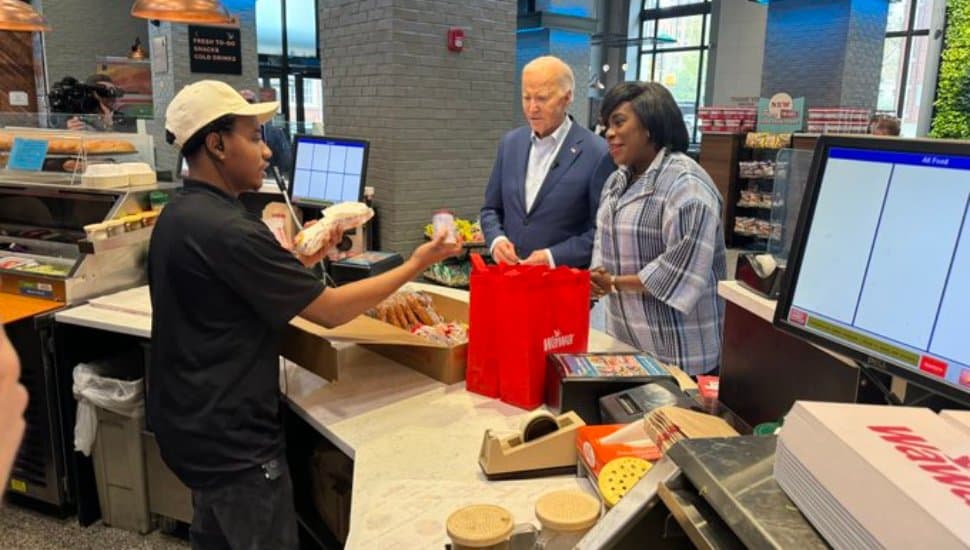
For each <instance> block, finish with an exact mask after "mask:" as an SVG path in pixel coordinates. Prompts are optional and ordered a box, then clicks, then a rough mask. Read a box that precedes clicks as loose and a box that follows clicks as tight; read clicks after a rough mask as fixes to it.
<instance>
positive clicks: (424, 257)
mask: <svg viewBox="0 0 970 550" xmlns="http://www.w3.org/2000/svg"><path fill="white" fill-rule="evenodd" d="M447 238H448V233H447V232H445V231H442V232H440V233H438V234H437V235H435V236H434V238H433V239H431V241H430V242H427V243H424V244H423V245H421V246H419V247H417V248H416V249H415V250H414V253H413V254H411V259H412V260H414V261H416V262H418V263H419V264H420V265H421V268H422V270H424V268H427V267H429V266H431V264H436V263H438V262H440V261H442V260H444V259H447V258H451V257H452V256H457V255H458V254H459V253H460V252H461V239H460V238H459V239H458V241H457V242H454V243H446V242H445V239H447Z"/></svg>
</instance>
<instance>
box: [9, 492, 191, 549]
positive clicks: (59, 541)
mask: <svg viewBox="0 0 970 550" xmlns="http://www.w3.org/2000/svg"><path fill="white" fill-rule="evenodd" d="M186 548H189V543H188V541H184V540H181V539H178V538H175V537H171V536H168V535H163V534H161V533H159V532H158V531H153V532H151V533H149V534H148V535H139V534H138V533H131V532H128V531H123V530H121V529H115V528H113V527H108V526H106V525H104V524H102V523H101V522H98V523H96V524H94V525H91V526H90V527H81V526H80V525H78V523H77V518H76V517H70V518H67V519H57V518H54V517H51V516H47V515H44V514H40V513H37V512H34V511H32V510H28V509H26V508H21V507H19V506H15V505H13V504H10V503H6V502H3V503H0V550H106V549H111V550H115V549H117V550H184V549H186Z"/></svg>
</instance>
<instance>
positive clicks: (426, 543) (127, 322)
mask: <svg viewBox="0 0 970 550" xmlns="http://www.w3.org/2000/svg"><path fill="white" fill-rule="evenodd" d="M409 287H410V288H412V289H416V290H420V289H433V291H434V292H437V293H440V294H444V295H447V296H450V297H454V298H456V299H462V300H467V297H468V293H467V291H461V290H453V289H447V288H443V287H437V286H434V287H430V286H429V285H423V284H419V283H411V284H410V285H409ZM139 292H141V293H142V294H144V293H146V292H147V287H143V288H142V289H134V290H131V291H128V292H126V293H124V296H125V298H124V302H125V303H122V302H119V301H117V299H113V298H111V297H105V298H103V299H99V300H95V303H93V304H86V305H82V306H79V307H74V308H69V309H65V310H62V311H59V312H57V313H56V314H55V319H56V324H55V335H56V338H55V342H56V344H57V368H58V370H61V371H62V374H63V373H67V372H68V371H69V370H70V368H72V366H73V365H74V364H76V363H77V362H80V361H86V360H90V359H92V358H93V355H94V354H95V353H96V351H95V350H97V349H101V350H102V351H104V350H107V349H111V350H114V351H120V350H125V349H137V348H138V346H141V345H143V344H146V343H147V340H148V339H149V338H150V335H151V316H150V314H148V313H147V311H145V309H144V305H139V304H144V300H142V299H141V298H139ZM99 302H100V304H99ZM81 342H85V344H84V345H81ZM334 347H335V349H336V360H337V365H338V377H339V382H336V383H328V382H327V381H325V380H324V379H322V378H320V377H318V376H316V375H315V374H312V373H311V372H310V371H307V370H305V369H303V368H301V367H298V366H297V365H295V364H293V363H290V362H288V361H286V362H284V363H283V365H282V366H281V381H280V385H281V389H282V391H283V393H284V396H285V399H286V402H287V403H288V405H289V407H288V409H289V413H291V414H288V415H287V418H286V430H287V447H288V451H289V453H290V461H291V470H292V473H293V476H294V489H295V493H296V494H295V496H296V500H297V511H298V514H299V516H300V524H301V527H302V531H303V533H304V535H305V536H309V537H311V538H312V539H315V540H316V542H317V543H318V544H320V545H321V546H323V547H329V546H333V545H334V544H335V542H336V541H334V540H333V539H332V538H330V535H329V533H328V530H327V529H326V527H324V526H323V523H322V522H321V521H320V519H319V516H318V514H317V512H316V510H315V508H314V506H313V495H312V494H311V491H312V483H311V480H310V479H308V477H307V475H306V474H305V472H306V467H305V466H306V461H307V460H308V457H309V456H310V455H312V453H313V450H314V448H316V447H317V446H318V444H319V443H320V442H321V441H324V442H325V443H326V444H327V445H330V446H332V447H333V449H335V450H336V451H338V452H340V453H341V454H343V455H344V456H346V457H347V458H349V459H350V460H352V462H353V466H352V469H353V474H352V484H351V486H350V487H348V488H347V489H348V491H350V492H349V493H348V494H347V497H349V498H350V502H351V508H350V518H349V520H350V525H351V526H352V528H351V530H350V532H349V537H348V539H347V542H346V545H347V547H348V548H435V547H439V548H440V547H443V545H444V544H445V543H446V542H447V534H446V532H445V526H444V519H445V518H447V516H448V514H449V513H451V512H452V511H454V510H456V509H458V508H460V507H461V506H464V505H467V504H472V503H477V502H502V503H503V506H505V507H507V508H508V509H509V510H510V511H511V512H512V513H513V514H514V516H515V518H516V521H517V522H525V521H532V522H533V523H535V524H538V522H537V521H536V519H535V516H534V512H533V505H534V503H535V500H536V499H537V498H538V497H539V496H540V495H542V494H544V493H546V492H548V491H552V490H556V489H565V488H579V487H581V486H583V484H585V483H586V481H585V479H584V478H581V477H576V476H562V477H551V478H538V479H531V480H522V481H503V482H500V483H493V482H488V481H486V480H485V478H484V475H483V474H482V472H481V470H480V468H479V466H478V462H477V457H478V453H479V450H480V446H481V443H482V435H483V433H484V432H485V430H486V429H495V430H500V431H503V430H508V431H514V430H516V429H518V427H519V425H520V423H521V421H522V419H523V418H525V417H526V416H527V415H528V412H527V411H524V410H522V409H519V408H516V407H513V406H510V405H506V404H504V403H502V402H500V401H498V400H496V399H491V398H488V397H483V396H481V395H478V394H474V393H470V392H467V391H465V388H464V383H463V382H459V383H457V384H452V385H447V384H444V383H441V382H438V381H436V380H433V379H431V378H429V377H427V376H425V375H423V374H421V373H419V372H417V371H415V370H413V369H411V368H408V367H405V366H404V365H401V364H400V363H397V362H396V361H394V360H392V359H389V358H387V357H384V356H382V355H379V354H377V353H374V352H372V351H369V350H367V349H365V348H363V347H361V346H358V345H356V344H350V343H334ZM589 349H590V351H594V352H595V351H600V352H629V351H632V350H631V349H630V348H629V347H628V346H626V345H624V344H622V343H620V342H618V341H616V340H614V339H612V338H610V337H609V336H607V335H605V334H603V333H600V332H596V331H592V332H591V334H590V344H589ZM74 454H75V455H76V457H77V458H78V459H80V458H82V457H81V456H80V455H79V454H78V453H74ZM82 474H83V472H82ZM148 475H152V474H151V472H149V473H148ZM81 478H82V482H81V483H80V485H79V487H78V490H79V493H78V516H79V520H80V521H81V523H82V524H90V523H91V522H93V521H95V520H96V519H97V518H98V516H99V515H100V512H99V508H98V502H97V493H96V488H95V486H94V482H93V479H87V476H86V475H82V476H81ZM587 490H589V488H587ZM149 498H151V495H149Z"/></svg>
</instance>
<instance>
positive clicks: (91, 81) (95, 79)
mask: <svg viewBox="0 0 970 550" xmlns="http://www.w3.org/2000/svg"><path fill="white" fill-rule="evenodd" d="M84 83H85V84H86V85H87V86H89V87H90V88H91V89H92V90H93V94H94V97H95V98H96V99H97V101H98V105H97V109H96V111H94V112H92V113H86V114H90V115H92V116H86V117H84V119H83V120H82V119H81V118H80V117H77V116H74V117H71V118H69V119H67V124H66V127H67V129H68V130H89V131H90V130H96V131H102V132H133V131H134V130H135V120H134V119H133V118H131V117H128V116H124V115H122V114H120V112H119V111H118V109H117V107H118V99H120V98H121V97H123V96H124V95H125V93H124V91H122V90H121V88H119V87H118V86H117V85H115V83H114V81H113V80H111V77H110V76H108V75H106V74H100V73H96V74H93V75H91V76H89V77H88V78H87V79H86V80H85V81H84Z"/></svg>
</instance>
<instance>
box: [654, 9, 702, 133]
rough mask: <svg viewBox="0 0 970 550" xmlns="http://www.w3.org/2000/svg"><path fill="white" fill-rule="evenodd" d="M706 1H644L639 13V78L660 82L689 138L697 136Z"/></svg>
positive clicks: (700, 102)
mask: <svg viewBox="0 0 970 550" xmlns="http://www.w3.org/2000/svg"><path fill="white" fill-rule="evenodd" d="M710 18H711V2H710V0H700V1H699V0H644V1H643V4H642V9H641V12H640V44H641V49H640V66H639V68H638V70H637V78H638V79H639V80H647V81H655V82H660V83H661V84H663V85H664V86H666V87H667V88H668V89H669V90H670V92H671V93H672V94H673V96H674V99H675V100H676V101H677V105H678V106H680V110H681V111H682V112H683V113H684V122H685V123H686V124H687V130H688V132H689V133H690V136H691V141H692V142H696V141H698V140H699V139H700V132H698V130H697V110H698V107H699V106H700V105H702V104H703V103H704V84H705V76H706V74H707V58H708V49H709V47H710V33H711V21H710Z"/></svg>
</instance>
